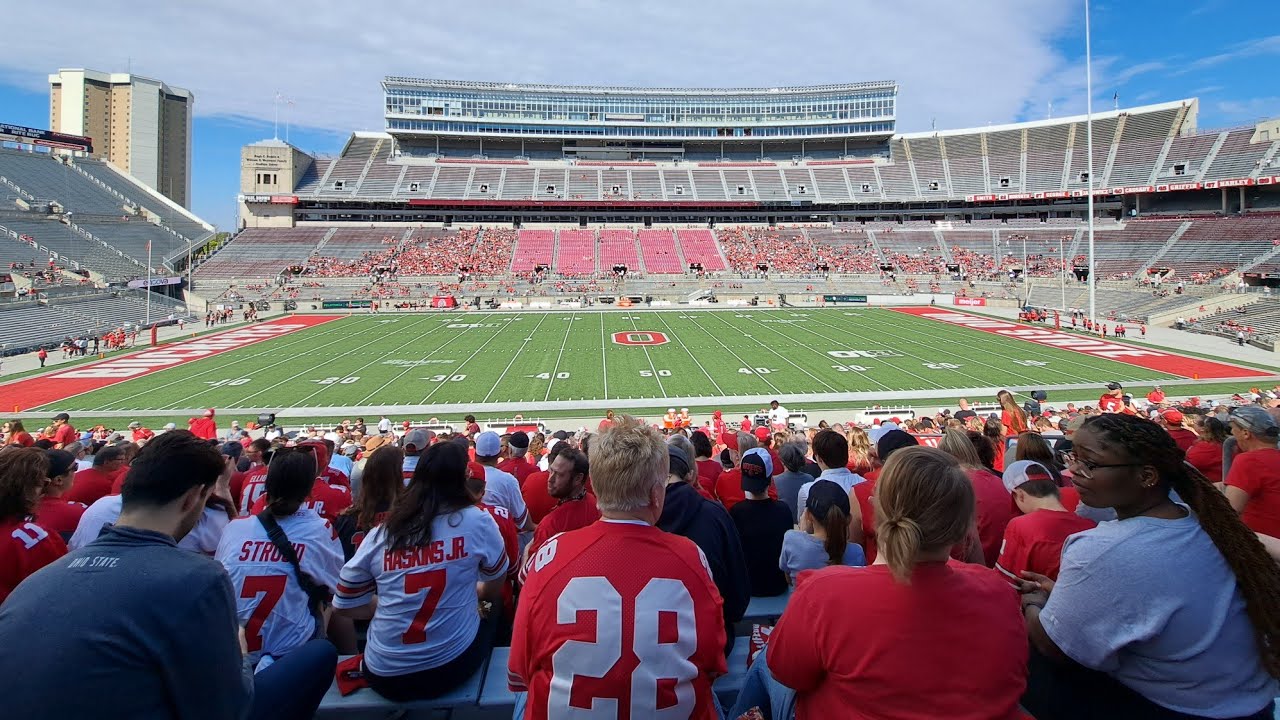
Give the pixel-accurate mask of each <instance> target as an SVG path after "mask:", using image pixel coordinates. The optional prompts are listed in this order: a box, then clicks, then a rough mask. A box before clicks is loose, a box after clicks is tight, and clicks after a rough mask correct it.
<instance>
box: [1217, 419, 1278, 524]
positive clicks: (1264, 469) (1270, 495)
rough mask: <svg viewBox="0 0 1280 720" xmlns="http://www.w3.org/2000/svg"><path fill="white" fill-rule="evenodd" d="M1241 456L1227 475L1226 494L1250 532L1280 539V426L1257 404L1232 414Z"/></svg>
mask: <svg viewBox="0 0 1280 720" xmlns="http://www.w3.org/2000/svg"><path fill="white" fill-rule="evenodd" d="M1228 424H1229V425H1230V426H1231V435H1232V436H1233V437H1235V439H1236V446H1237V453H1238V454H1237V455H1236V456H1235V458H1234V459H1233V460H1232V461H1231V470H1230V471H1228V472H1227V479H1226V489H1225V492H1226V495H1227V500H1229V501H1230V502H1231V507H1232V508H1235V511H1236V512H1238V513H1240V519H1241V520H1244V524H1245V525H1248V526H1249V529H1250V530H1253V531H1254V532H1258V533H1262V534H1263V535H1270V536H1271V537H1280V450H1278V449H1276V439H1277V437H1280V426H1277V424H1276V419H1275V418H1274V417H1272V416H1271V413H1269V412H1267V411H1266V410H1264V409H1262V408H1261V407H1259V406H1257V405H1246V406H1244V407H1238V408H1235V409H1234V410H1232V411H1231V417H1230V419H1229V421H1228Z"/></svg>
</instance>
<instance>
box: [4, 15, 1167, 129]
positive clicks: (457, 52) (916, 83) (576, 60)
mask: <svg viewBox="0 0 1280 720" xmlns="http://www.w3.org/2000/svg"><path fill="white" fill-rule="evenodd" d="M59 12H60V13H61V14H62V15H63V16H69V17H75V18H76V19H77V24H78V25H79V26H80V27H84V28H93V32H80V33H74V34H67V35H65V36H62V37H63V38H64V39H59V36H58V35H56V34H52V35H51V34H49V33H12V34H9V36H8V37H7V38H6V52H5V53H4V54H3V56H0V81H5V82H8V83H10V84H14V85H18V86H21V87H25V88H29V89H33V90H41V89H43V88H45V86H46V76H47V75H48V73H49V72H51V71H53V70H55V69H57V68H59V67H91V68H95V69H100V70H106V71H121V70H123V69H125V67H126V66H127V65H129V64H130V63H131V64H132V68H133V70H134V72H136V73H138V74H142V75H148V76H153V77H157V78H160V79H162V80H164V81H165V82H168V83H170V84H173V85H178V86H182V87H186V88H189V89H191V90H192V91H193V92H195V94H196V109H197V112H198V113H200V114H203V115H218V116H230V117H243V118H249V119H256V120H260V121H267V122H270V120H271V117H272V110H273V105H272V103H273V98H274V97H275V95H276V92H277V91H279V92H281V93H284V94H285V95H286V96H288V97H290V98H292V99H293V100H294V101H295V103H296V104H295V106H294V108H293V112H292V116H293V122H294V123H295V124H298V125H307V126H311V127H316V128H322V129H328V130H337V131H349V130H360V129H379V128H381V127H382V112H381V89H380V87H379V81H380V80H381V79H382V77H383V76H384V75H411V76H426V77H437V78H446V79H471V80H510V81H515V82H550V83H570V84H609V85H642V86H691V85H706V86H744V85H745V86H771V85H782V84H786V85H808V84H823V83H835V82H847V81H858V80H879V79H892V80H897V81H898V82H899V83H900V84H901V90H900V97H899V127H900V128H901V129H902V130H904V131H909V130H921V129H926V128H928V127H929V124H930V121H931V119H933V118H936V119H937V124H938V127H940V128H956V127H968V126H975V125H984V124H986V123H988V122H997V123H998V122H1008V121H1011V120H1014V119H1016V118H1017V117H1018V116H1019V115H1020V114H1023V113H1025V112H1026V111H1027V108H1028V107H1029V103H1030V102H1031V99H1034V98H1039V97H1040V96H1043V95H1044V94H1046V92H1048V91H1046V89H1045V85H1046V83H1051V84H1056V83H1058V82H1060V81H1061V80H1062V79H1063V70H1064V64H1065V61H1064V60H1063V58H1062V57H1060V56H1059V55H1058V53H1057V52H1056V51H1055V50H1054V49H1053V46H1052V42H1053V40H1054V38H1055V36H1056V35H1057V34H1058V33H1059V32H1060V31H1061V30H1062V29H1063V27H1064V25H1065V23H1066V22H1067V21H1068V20H1070V19H1072V13H1075V12H1076V8H1075V6H1074V4H1072V3H1066V2H1063V1H1062V0H1027V1H1019V0H992V1H990V2H982V3H939V2H931V1H929V0H901V1H899V2H896V3H882V2H874V1H872V0H848V1H846V2H845V3H842V4H834V3H830V2H822V1H820V0H794V1H793V2H791V3H789V4H779V3H776V2H768V1H766V0H736V1H731V0H701V1H699V2H688V1H687V0H650V1H649V2H646V3H618V2H604V0H558V1H544V2H541V3H528V2H521V1H520V0H491V2H487V3H456V4H455V3H449V4H440V3H422V4H418V5H416V6H406V5H405V4H404V3H403V2H392V1H391V0H368V1H366V2H364V3H359V4H352V3H345V2H344V3H338V2H333V1H332V0H317V1H316V2H312V3H297V2H277V3H262V2H254V3H249V2H244V1H243V0H224V1H217V0H186V1H185V2H164V1H162V0H135V1H134V2H132V3H130V4H129V8H128V12H120V10H119V6H118V5H117V4H115V3H103V2H91V1H88V0H68V1H67V2H62V3H60V8H59ZM1138 67H1141V66H1138ZM1145 71H1146V70H1143V72H1145ZM1053 92H1055V93H1061V92H1062V91H1061V90H1060V89H1054V90H1053Z"/></svg>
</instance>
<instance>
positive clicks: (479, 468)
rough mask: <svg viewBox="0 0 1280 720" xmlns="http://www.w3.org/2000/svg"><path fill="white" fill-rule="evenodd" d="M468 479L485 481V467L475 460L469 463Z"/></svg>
mask: <svg viewBox="0 0 1280 720" xmlns="http://www.w3.org/2000/svg"><path fill="white" fill-rule="evenodd" d="M467 477H468V478H469V479H471V480H484V466H483V465H481V464H480V463H478V462H475V461H474V460H473V461H471V462H469V463H467Z"/></svg>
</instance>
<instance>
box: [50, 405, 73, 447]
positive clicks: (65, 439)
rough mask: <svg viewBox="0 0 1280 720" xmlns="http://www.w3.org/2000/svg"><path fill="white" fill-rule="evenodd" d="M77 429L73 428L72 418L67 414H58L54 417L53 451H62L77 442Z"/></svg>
mask: <svg viewBox="0 0 1280 720" xmlns="http://www.w3.org/2000/svg"><path fill="white" fill-rule="evenodd" d="M76 437H78V436H77V435H76V429H75V428H73V427H71V416H70V415H68V414H66V413H58V414H57V415H54V416H53V438H52V439H53V449H54V450H61V449H62V448H63V447H65V446H67V445H70V444H71V443H73V442H75V441H76Z"/></svg>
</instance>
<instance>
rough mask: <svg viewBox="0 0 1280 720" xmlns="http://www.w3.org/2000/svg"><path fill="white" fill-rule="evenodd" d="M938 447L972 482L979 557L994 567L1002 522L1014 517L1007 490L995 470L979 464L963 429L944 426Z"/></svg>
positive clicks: (998, 550)
mask: <svg viewBox="0 0 1280 720" xmlns="http://www.w3.org/2000/svg"><path fill="white" fill-rule="evenodd" d="M938 448H939V449H941V450H943V451H944V452H946V453H947V454H948V455H951V456H952V457H954V458H955V459H956V460H957V461H958V462H959V463H960V466H961V467H962V468H964V471H965V473H966V474H967V475H968V476H969V481H970V482H972V483H973V492H974V497H975V498H976V499H977V522H978V539H979V541H980V542H981V543H982V558H983V561H984V562H985V563H986V565H987V567H994V566H995V564H996V559H997V558H998V557H1000V543H1001V541H1002V540H1003V539H1004V529H1005V526H1006V525H1008V524H1009V520H1010V519H1011V518H1012V517H1013V505H1012V504H1011V503H1010V501H1009V491H1008V490H1006V489H1005V486H1004V483H1002V482H1001V481H1000V478H999V477H998V476H997V475H996V474H995V473H993V472H991V471H990V470H988V469H986V468H985V467H983V466H982V459H981V458H980V457H979V456H978V451H977V450H976V449H975V448H974V447H973V443H972V442H970V441H969V436H968V435H966V434H965V433H962V432H960V431H959V430H947V431H946V432H945V433H944V434H943V436H942V440H941V441H939V442H938ZM1010 464H1012V463H1010Z"/></svg>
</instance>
